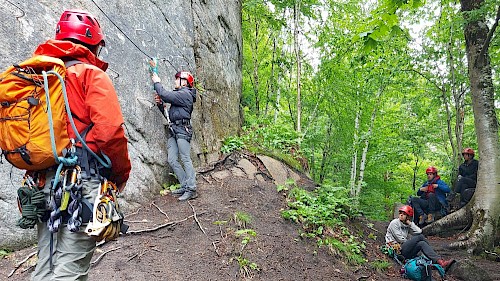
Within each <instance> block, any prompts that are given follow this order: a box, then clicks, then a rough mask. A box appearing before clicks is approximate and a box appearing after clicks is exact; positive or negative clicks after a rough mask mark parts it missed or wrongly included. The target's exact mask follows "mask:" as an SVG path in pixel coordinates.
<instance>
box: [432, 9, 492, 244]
mask: <svg viewBox="0 0 500 281" xmlns="http://www.w3.org/2000/svg"><path fill="white" fill-rule="evenodd" d="M460 3H461V6H462V12H464V17H465V19H466V21H467V24H466V25H465V29H464V34H465V42H466V50H467V62H468V66H469V67H468V68H469V80H470V85H471V94H472V105H473V110H474V125H475V128H476V134H477V142H478V150H479V155H480V156H481V159H480V160H479V161H480V162H479V171H478V181H477V188H476V192H475V194H474V196H473V197H472V200H471V201H470V202H469V204H468V205H467V206H466V207H465V208H463V210H461V211H458V212H455V213H453V214H451V215H449V216H447V217H445V218H444V219H442V220H439V221H437V225H436V226H433V225H430V226H429V231H430V232H431V233H432V232H435V231H436V230H440V229H443V228H445V227H446V226H447V224H449V222H450V221H454V220H457V219H460V216H464V217H465V218H470V220H471V221H472V223H471V224H470V225H471V227H470V229H469V231H468V232H467V233H466V234H465V235H464V236H463V237H462V239H460V240H461V241H459V242H455V243H453V244H452V245H451V246H452V247H467V248H468V249H469V250H470V251H473V252H475V253H479V252H480V251H481V250H482V249H491V248H493V247H494V245H496V243H498V240H499V237H498V235H499V226H500V224H499V220H500V204H499V203H498V202H499V199H500V143H499V138H498V120H497V116H496V112H495V105H494V88H493V82H492V78H491V75H492V71H491V66H490V58H489V54H488V47H489V40H490V39H491V36H492V33H493V32H491V34H490V33H489V28H488V26H487V25H486V23H485V20H484V16H481V17H474V18H473V19H470V18H469V15H470V13H468V12H469V11H476V12H477V13H479V12H478V10H479V9H480V8H481V7H482V5H483V4H484V1H482V0H461V1H460ZM474 15H475V16H478V15H477V14H474ZM499 18H500V7H499V9H498V13H497V18H496V24H498V19H499ZM496 24H494V25H493V26H494V27H496ZM426 232H427V229H426Z"/></svg>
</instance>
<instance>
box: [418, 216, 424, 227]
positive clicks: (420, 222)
mask: <svg viewBox="0 0 500 281" xmlns="http://www.w3.org/2000/svg"><path fill="white" fill-rule="evenodd" d="M424 223H425V219H424V216H419V217H418V225H422V224H424Z"/></svg>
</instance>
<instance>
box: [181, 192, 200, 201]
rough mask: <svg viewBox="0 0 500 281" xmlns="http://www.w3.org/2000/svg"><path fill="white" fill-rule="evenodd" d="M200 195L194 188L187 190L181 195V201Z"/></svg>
mask: <svg viewBox="0 0 500 281" xmlns="http://www.w3.org/2000/svg"><path fill="white" fill-rule="evenodd" d="M196 197H198V194H197V193H196V191H194V190H186V192H184V194H182V196H181V197H179V201H186V200H191V199H194V198H196Z"/></svg>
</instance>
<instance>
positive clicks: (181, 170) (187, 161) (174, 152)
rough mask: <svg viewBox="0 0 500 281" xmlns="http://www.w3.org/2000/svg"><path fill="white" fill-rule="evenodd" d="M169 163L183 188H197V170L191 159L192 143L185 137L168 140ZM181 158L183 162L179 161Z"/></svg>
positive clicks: (193, 189)
mask: <svg viewBox="0 0 500 281" xmlns="http://www.w3.org/2000/svg"><path fill="white" fill-rule="evenodd" d="M167 153H168V159H167V160H168V164H169V165H170V167H171V168H172V170H174V173H175V175H176V176H177V179H178V180H179V183H180V184H181V188H185V189H188V190H192V191H195V190H196V172H195V171H194V167H193V162H192V161H191V144H190V143H189V142H188V141H187V140H185V139H183V138H177V139H176V138H174V137H169V138H168V140H167ZM179 159H180V160H181V162H182V165H181V163H180V162H179Z"/></svg>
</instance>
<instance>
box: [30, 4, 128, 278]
mask: <svg viewBox="0 0 500 281" xmlns="http://www.w3.org/2000/svg"><path fill="white" fill-rule="evenodd" d="M104 46H105V41H104V34H103V32H102V30H101V27H100V25H99V22H98V21H97V19H96V18H95V17H94V16H93V15H91V14H89V13H88V12H86V11H81V10H67V11H64V12H63V13H62V15H61V18H60V20H59V22H58V23H57V27H56V35H55V40H54V39H49V40H48V41H46V42H45V43H42V44H40V45H39V46H38V48H37V49H36V50H35V52H34V54H35V55H45V56H50V57H55V58H60V59H62V60H63V61H64V62H65V64H66V67H67V71H66V78H65V82H66V90H67V94H68V100H69V105H70V108H71V113H72V115H73V118H74V122H75V125H76V128H77V130H78V131H79V133H80V134H81V135H82V136H83V138H84V139H85V142H86V143H87V145H88V147H89V148H90V149H91V150H92V151H93V152H95V154H97V155H99V156H102V155H106V156H107V157H109V159H110V161H111V168H109V169H107V168H104V167H103V166H102V165H101V164H100V163H99V162H98V161H96V159H94V157H93V156H91V155H90V154H89V153H88V152H87V151H86V150H85V149H83V148H81V147H82V145H81V144H80V143H78V142H77V143H76V155H77V156H78V165H79V166H80V167H81V169H82V172H81V173H82V182H83V188H82V196H83V198H85V199H86V200H88V201H89V202H91V203H93V202H94V200H95V198H96V196H97V194H98V190H99V188H100V185H101V181H102V180H103V178H106V179H107V180H109V181H112V182H114V183H115V184H116V186H117V187H118V189H119V191H122V190H123V189H124V187H125V185H126V183H127V180H128V178H129V174H130V170H131V163H130V158H129V155H128V148H127V138H126V136H125V130H124V128H123V123H124V120H123V115H122V112H121V109H120V104H119V102H118V97H117V94H116V91H115V89H114V87H113V84H112V82H111V79H110V78H109V76H108V75H107V74H106V73H105V71H106V69H107V67H108V64H107V63H106V62H104V61H102V60H100V59H99V58H98V55H99V53H100V50H101V49H102V48H103V47H104ZM68 119H69V118H68ZM67 125H68V126H67V129H68V133H69V136H70V138H75V132H74V131H73V129H72V127H71V126H70V124H69V121H68V124H67ZM53 176H54V172H52V173H50V171H49V172H47V182H46V185H45V187H44V189H43V191H44V193H46V198H47V200H51V197H50V196H52V195H51V194H50V189H51V183H50V179H51V177H53ZM83 223H84V224H85V223H87V222H86V221H85V220H84V221H83ZM47 224H48V223H47V222H43V223H39V224H38V226H37V227H38V262H37V266H36V268H35V271H34V272H33V274H32V279H33V280H87V278H88V277H87V276H88V272H89V268H90V260H91V258H92V255H93V253H94V250H95V247H96V242H95V240H94V238H92V237H90V236H89V235H87V234H86V233H85V232H83V230H81V229H79V230H78V231H71V230H69V229H67V228H66V227H59V229H58V231H57V232H55V233H54V231H52V232H51V231H49V229H48V226H47ZM83 229H84V228H83ZM49 245H51V246H50V247H49ZM51 247H53V251H52V253H53V254H52V255H51V249H50V248H51ZM52 264H53V268H51V267H52V266H51V265H52Z"/></svg>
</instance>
